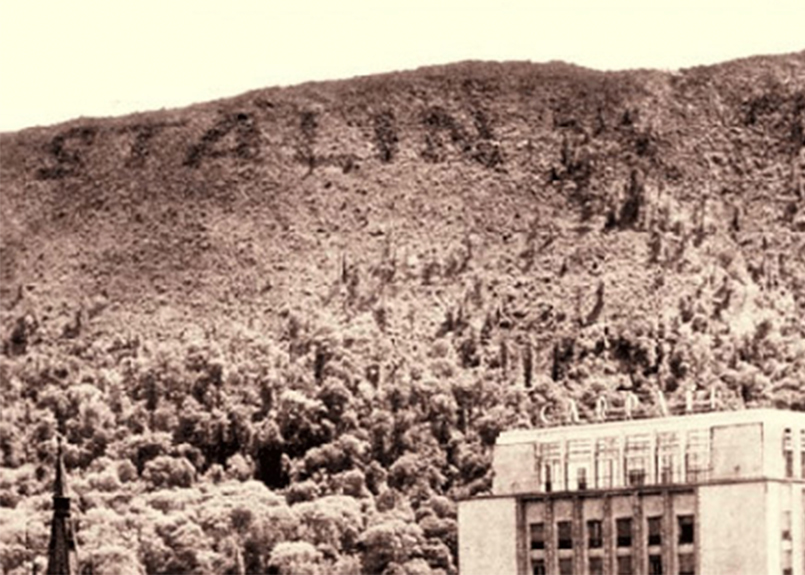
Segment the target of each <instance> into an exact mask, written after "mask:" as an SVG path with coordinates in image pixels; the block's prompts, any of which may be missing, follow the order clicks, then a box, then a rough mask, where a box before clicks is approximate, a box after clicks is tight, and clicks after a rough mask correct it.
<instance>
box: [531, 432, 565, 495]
mask: <svg viewBox="0 0 805 575" xmlns="http://www.w3.org/2000/svg"><path fill="white" fill-rule="evenodd" d="M535 453H536V455H535V457H536V459H537V463H536V465H535V468H536V469H538V470H539V471H540V474H541V477H540V483H541V484H542V488H543V490H544V491H545V492H546V493H550V492H551V491H553V490H554V488H557V487H559V488H561V485H562V475H561V474H562V465H563V464H562V457H563V456H562V444H561V443H560V442H558V441H550V442H547V443H538V444H537V447H536V448H535Z"/></svg>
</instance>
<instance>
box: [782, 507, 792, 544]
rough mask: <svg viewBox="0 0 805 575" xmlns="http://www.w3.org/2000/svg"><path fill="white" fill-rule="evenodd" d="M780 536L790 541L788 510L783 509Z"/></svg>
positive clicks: (789, 515)
mask: <svg viewBox="0 0 805 575" xmlns="http://www.w3.org/2000/svg"><path fill="white" fill-rule="evenodd" d="M782 523H783V525H782V528H783V529H782V531H783V533H782V537H783V541H791V512H790V511H783V520H782Z"/></svg>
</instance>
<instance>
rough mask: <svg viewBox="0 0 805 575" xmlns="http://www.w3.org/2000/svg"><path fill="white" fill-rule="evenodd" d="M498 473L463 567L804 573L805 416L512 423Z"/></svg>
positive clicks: (463, 540) (469, 503) (472, 529)
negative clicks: (524, 425) (528, 425)
mask: <svg viewBox="0 0 805 575" xmlns="http://www.w3.org/2000/svg"><path fill="white" fill-rule="evenodd" d="M493 470H494V481H493V490H492V491H493V494H492V495H489V496H482V497H476V498H472V499H468V500H465V501H461V502H460V503H459V513H458V522H459V571H460V573H461V575H491V574H495V575H505V574H511V575H531V574H533V575H546V574H559V575H571V574H572V575H588V574H589V575H598V574H601V575H607V574H612V575H615V574H618V575H627V574H635V575H667V574H679V575H693V574H696V575H719V574H723V575H739V574H746V575H762V574H769V575H805V557H804V555H805V545H803V544H804V543H805V525H804V524H805V507H804V505H805V495H804V493H805V413H798V412H792V411H781V410H774V409H747V410H742V411H724V412H710V413H698V414H689V415H681V416H670V417H660V418H652V419H633V420H624V421H611V422H601V423H590V424H577V425H567V426H562V427H545V428H539V429H530V430H518V431H510V432H506V433H503V434H501V435H500V437H499V438H498V441H497V444H496V445H495V451H494V460H493Z"/></svg>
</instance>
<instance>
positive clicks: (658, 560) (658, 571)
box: [648, 555, 662, 575]
mask: <svg viewBox="0 0 805 575" xmlns="http://www.w3.org/2000/svg"><path fill="white" fill-rule="evenodd" d="M648 575H662V555H649V556H648Z"/></svg>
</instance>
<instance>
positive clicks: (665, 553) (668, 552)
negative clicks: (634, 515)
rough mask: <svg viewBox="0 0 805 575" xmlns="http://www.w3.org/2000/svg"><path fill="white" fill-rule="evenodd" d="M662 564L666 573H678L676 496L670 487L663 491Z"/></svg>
mask: <svg viewBox="0 0 805 575" xmlns="http://www.w3.org/2000/svg"><path fill="white" fill-rule="evenodd" d="M661 535H662V564H663V567H664V569H663V571H664V572H666V573H676V572H677V566H676V538H675V537H674V498H673V495H672V494H671V492H670V491H669V490H668V489H663V492H662V532H661Z"/></svg>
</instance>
